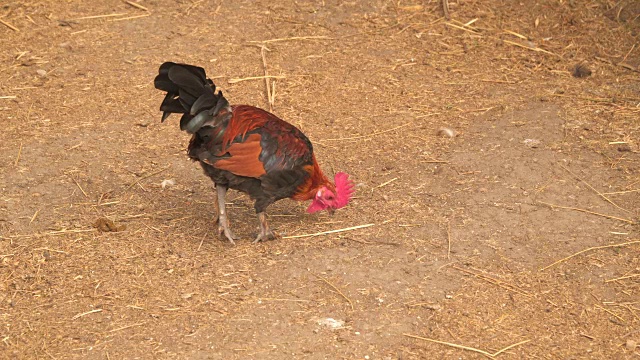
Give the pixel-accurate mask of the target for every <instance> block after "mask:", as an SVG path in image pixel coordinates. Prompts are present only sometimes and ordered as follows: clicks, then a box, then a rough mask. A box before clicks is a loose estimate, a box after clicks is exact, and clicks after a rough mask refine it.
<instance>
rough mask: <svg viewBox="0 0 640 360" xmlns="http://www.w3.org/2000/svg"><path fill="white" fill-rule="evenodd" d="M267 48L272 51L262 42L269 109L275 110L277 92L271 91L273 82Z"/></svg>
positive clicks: (261, 50)
mask: <svg viewBox="0 0 640 360" xmlns="http://www.w3.org/2000/svg"><path fill="white" fill-rule="evenodd" d="M265 50H266V51H271V50H269V49H268V48H267V47H266V46H265V45H264V44H262V46H260V56H262V67H263V68H264V84H265V86H266V87H267V101H268V102H269V111H270V112H273V105H274V102H275V98H274V96H275V94H273V92H272V91H271V84H270V82H269V79H270V77H269V73H268V71H267V56H266V54H265Z"/></svg>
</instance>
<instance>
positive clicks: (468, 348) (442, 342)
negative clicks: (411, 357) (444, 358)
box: [402, 334, 531, 358]
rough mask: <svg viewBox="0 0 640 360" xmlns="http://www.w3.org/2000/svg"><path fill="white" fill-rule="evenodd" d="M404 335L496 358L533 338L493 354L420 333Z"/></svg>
mask: <svg viewBox="0 0 640 360" xmlns="http://www.w3.org/2000/svg"><path fill="white" fill-rule="evenodd" d="M402 335H404V336H406V337H410V338H414V339H420V340H425V341H430V342H433V343H436V344H442V345H447V346H451V347H454V348H457V349H462V350H467V351H473V352H477V353H479V354H482V355H485V356H488V357H490V358H494V357H496V356H498V355H500V354H502V353H503V352H505V351H507V350H510V349H513V348H514V347H516V346H520V345H522V344H526V343H528V342H529V341H531V340H523V341H520V342H518V343H515V344H512V345H509V346H507V347H506V348H504V349H501V350H498V351H496V352H495V353H493V354H492V353H490V352H488V351H484V350H480V349H476V348H472V347H469V346H464V345H458V344H453V343H450V342H446V341H440V340H434V339H429V338H426V337H422V336H418V335H412V334H402Z"/></svg>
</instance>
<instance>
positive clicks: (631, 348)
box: [625, 339, 638, 351]
mask: <svg viewBox="0 0 640 360" xmlns="http://www.w3.org/2000/svg"><path fill="white" fill-rule="evenodd" d="M625 347H626V348H627V350H629V351H634V350H635V349H636V347H638V343H637V342H636V341H635V340H632V339H629V340H627V343H626V344H625Z"/></svg>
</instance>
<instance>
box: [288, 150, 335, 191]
mask: <svg viewBox="0 0 640 360" xmlns="http://www.w3.org/2000/svg"><path fill="white" fill-rule="evenodd" d="M305 170H306V171H307V172H308V173H309V177H308V178H307V179H306V180H305V182H303V183H302V184H301V185H300V186H299V187H298V190H297V191H296V193H295V194H294V195H293V196H292V197H291V198H292V199H294V200H300V201H303V200H309V199H313V198H314V197H315V196H316V193H317V192H318V190H319V189H320V188H321V187H323V186H326V187H327V188H329V189H331V190H333V191H335V186H334V185H333V183H332V182H331V181H329V179H327V177H326V176H325V175H324V174H323V173H322V170H320V166H319V165H318V162H317V161H316V157H315V155H314V156H313V164H312V165H307V166H305Z"/></svg>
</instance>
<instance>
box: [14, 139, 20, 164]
mask: <svg viewBox="0 0 640 360" xmlns="http://www.w3.org/2000/svg"><path fill="white" fill-rule="evenodd" d="M21 155H22V142H20V148H19V149H18V156H16V161H14V162H13V166H18V162H20V156H21Z"/></svg>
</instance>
